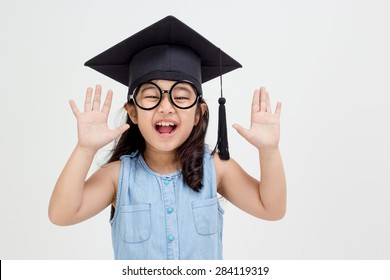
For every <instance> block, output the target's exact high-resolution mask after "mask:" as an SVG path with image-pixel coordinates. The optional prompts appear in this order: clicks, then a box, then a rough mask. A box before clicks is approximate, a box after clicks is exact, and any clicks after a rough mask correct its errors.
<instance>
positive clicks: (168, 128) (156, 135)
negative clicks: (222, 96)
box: [126, 80, 207, 153]
mask: <svg viewBox="0 0 390 280" xmlns="http://www.w3.org/2000/svg"><path fill="white" fill-rule="evenodd" d="M153 82H154V83H156V84H157V85H158V86H159V87H160V88H161V89H162V90H169V89H170V88H171V87H172V85H173V84H174V83H175V81H168V80H154V81H153ZM206 106H207V105H206V104H202V112H201V113H202V114H203V113H204V111H205V110H206ZM196 108H197V106H196V105H195V106H193V107H191V108H189V109H179V108H177V107H175V106H174V105H173V104H172V103H171V101H170V99H169V95H168V94H163V96H162V100H161V103H160V104H159V105H158V106H157V107H156V108H155V109H152V110H143V109H141V108H139V107H138V106H136V105H127V106H126V109H127V112H128V114H129V116H130V118H131V120H132V122H133V123H135V124H138V127H139V130H140V131H141V133H142V136H143V137H144V139H145V142H146V149H147V150H148V149H149V151H150V150H154V151H158V152H164V153H166V152H173V151H175V150H176V149H177V148H178V147H179V146H180V145H182V144H183V143H184V142H185V141H186V140H187V138H188V137H189V135H190V134H191V131H192V129H193V127H194V126H195V125H197V124H198V122H199V118H200V115H199V114H200V112H197V110H196Z"/></svg>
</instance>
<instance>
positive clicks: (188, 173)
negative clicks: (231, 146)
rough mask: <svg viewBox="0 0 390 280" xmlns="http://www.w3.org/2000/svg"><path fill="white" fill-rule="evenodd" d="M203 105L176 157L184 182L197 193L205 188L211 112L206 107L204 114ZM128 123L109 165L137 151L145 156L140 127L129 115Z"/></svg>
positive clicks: (199, 104)
mask: <svg viewBox="0 0 390 280" xmlns="http://www.w3.org/2000/svg"><path fill="white" fill-rule="evenodd" d="M130 102H131V101H130ZM130 102H129V103H130ZM202 103H204V104H206V103H205V102H204V100H201V101H200V102H198V103H197V105H196V114H199V121H198V123H197V125H195V126H194V128H193V129H192V131H191V134H190V136H189V137H188V139H187V140H186V141H185V142H184V143H183V144H182V145H181V146H180V147H178V149H177V151H176V157H175V160H176V161H177V162H178V163H179V164H180V166H181V168H182V173H183V180H184V182H185V183H186V184H187V185H188V186H189V187H190V188H191V189H193V190H194V191H196V192H199V191H200V190H201V189H202V187H203V185H202V181H203V156H204V152H205V151H204V149H205V138H206V131H207V127H208V124H209V111H208V108H207V105H206V110H205V112H204V113H203V114H202V109H201V104H202ZM130 104H133V103H130ZM133 106H134V105H133ZM126 123H127V124H129V125H130V128H129V129H128V130H126V131H125V132H124V133H123V134H122V135H121V137H120V138H119V140H118V142H117V144H116V145H115V147H114V148H113V150H112V152H111V153H112V155H111V157H110V159H109V160H108V162H107V163H110V162H113V161H117V160H119V159H120V157H121V156H122V155H129V154H131V153H134V152H136V151H138V152H139V153H141V154H143V153H144V151H145V147H146V144H145V139H144V137H143V136H142V134H141V132H140V130H139V127H138V125H137V124H134V123H133V122H132V121H131V119H130V117H129V115H127V117H126Z"/></svg>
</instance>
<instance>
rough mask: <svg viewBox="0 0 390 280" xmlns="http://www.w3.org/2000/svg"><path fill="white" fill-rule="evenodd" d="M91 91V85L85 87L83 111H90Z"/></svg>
mask: <svg viewBox="0 0 390 280" xmlns="http://www.w3.org/2000/svg"><path fill="white" fill-rule="evenodd" d="M92 91H93V89H92V88H91V87H89V88H87V92H86V94H85V102H84V112H89V111H91V101H92Z"/></svg>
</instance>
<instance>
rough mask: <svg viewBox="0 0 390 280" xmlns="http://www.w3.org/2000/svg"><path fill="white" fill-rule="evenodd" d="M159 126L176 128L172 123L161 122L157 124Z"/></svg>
mask: <svg viewBox="0 0 390 280" xmlns="http://www.w3.org/2000/svg"><path fill="white" fill-rule="evenodd" d="M157 125H159V126H174V125H175V124H174V123H171V122H159V123H157Z"/></svg>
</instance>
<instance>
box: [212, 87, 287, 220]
mask: <svg viewBox="0 0 390 280" xmlns="http://www.w3.org/2000/svg"><path fill="white" fill-rule="evenodd" d="M280 111H281V103H279V102H278V104H277V106H276V110H275V113H272V110H271V106H270V100H269V95H268V93H267V92H266V91H265V88H261V89H260V90H256V91H255V93H254V96H253V101H252V116H251V127H250V129H245V128H243V127H241V126H240V125H234V127H235V128H236V129H237V131H238V133H240V135H242V136H243V137H244V138H245V139H246V140H248V141H249V142H250V143H251V144H252V145H254V146H255V147H256V148H257V149H258V151H259V160H260V174H261V178H260V180H256V179H254V178H252V177H251V176H249V175H248V174H247V173H246V172H245V171H244V170H243V169H242V168H241V167H240V166H239V165H238V164H237V163H236V162H235V161H234V160H229V161H221V160H219V159H218V157H214V163H215V167H216V170H217V180H218V191H219V193H220V194H221V195H222V196H224V197H225V198H226V199H228V200H229V201H231V202H232V203H233V204H235V205H236V206H237V207H239V208H241V209H242V210H244V211H246V212H248V213H249V214H251V215H254V216H256V217H258V218H262V219H266V220H278V219H281V218H282V217H283V216H284V214H285V211H286V179H285V174H284V168H283V162H282V158H281V155H280V151H279V148H278V144H279V137H280V136H279V135H280V132H279V130H280V128H279V118H280Z"/></svg>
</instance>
